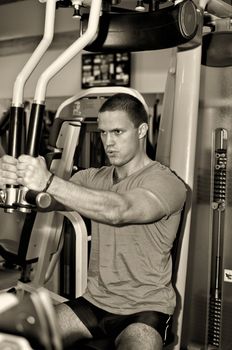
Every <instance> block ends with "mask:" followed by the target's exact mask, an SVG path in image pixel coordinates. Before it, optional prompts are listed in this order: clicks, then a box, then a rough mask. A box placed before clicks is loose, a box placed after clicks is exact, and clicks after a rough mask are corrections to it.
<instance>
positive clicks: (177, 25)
mask: <svg viewBox="0 0 232 350" xmlns="http://www.w3.org/2000/svg"><path fill="white" fill-rule="evenodd" d="M82 23H83V25H82V28H83V32H85V31H86V29H87V25H88V15H87V14H84V15H83V16H82ZM197 29H198V15H197V9H196V6H195V4H194V3H193V2H192V1H190V0H185V1H182V2H181V3H178V4H177V5H175V6H174V5H170V6H168V7H166V8H163V9H160V10H157V11H154V12H145V13H144V12H143V13H141V12H136V11H135V12H128V13H108V12H103V14H102V16H101V17H100V23H99V30H98V34H97V37H96V39H95V40H94V41H93V42H92V43H91V44H90V45H88V46H87V47H86V48H85V50H88V51H93V52H99V51H101V52H107V51H108V52H113V51H120V50H121V51H125V50H126V51H145V50H159V49H165V48H170V47H175V46H178V45H181V44H184V43H186V42H188V41H189V40H191V39H192V38H193V37H194V36H195V34H196V32H197Z"/></svg>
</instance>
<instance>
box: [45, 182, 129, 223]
mask: <svg viewBox="0 0 232 350" xmlns="http://www.w3.org/2000/svg"><path fill="white" fill-rule="evenodd" d="M47 192H48V193H49V194H50V195H52V196H53V197H54V198H55V199H56V200H57V201H58V202H59V203H61V204H62V205H64V206H65V207H69V208H70V209H71V210H75V211H77V212H78V213H79V214H81V215H84V216H87V217H88V218H90V219H93V220H95V221H99V222H103V223H106V224H113V225H114V224H115V225H116V224H118V223H120V220H121V213H122V212H123V211H125V210H126V203H125V201H124V200H123V198H122V196H121V195H119V194H117V193H114V192H110V191H99V190H92V189H89V188H86V187H82V186H80V185H77V184H74V183H72V182H70V181H65V180H63V179H61V178H59V177H57V176H55V177H54V179H53V181H52V183H51V185H50V186H49V188H48V191H47Z"/></svg>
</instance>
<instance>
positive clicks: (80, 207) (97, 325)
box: [0, 94, 186, 350]
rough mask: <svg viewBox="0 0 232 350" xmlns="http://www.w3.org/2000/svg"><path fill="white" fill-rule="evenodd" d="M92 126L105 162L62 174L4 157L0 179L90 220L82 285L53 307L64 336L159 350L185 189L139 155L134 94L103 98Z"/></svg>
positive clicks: (34, 161) (143, 121) (142, 117)
mask: <svg viewBox="0 0 232 350" xmlns="http://www.w3.org/2000/svg"><path fill="white" fill-rule="evenodd" d="M98 128H99V131H100V133H101V139H102V142H103V145H104V149H105V152H106V154H107V156H108V158H109V162H110V164H111V165H110V166H108V167H106V166H105V167H102V168H100V169H94V168H90V169H87V170H83V171H79V172H77V173H76V174H75V175H74V176H73V177H72V178H71V179H70V181H65V180H63V179H61V178H58V177H57V176H51V173H50V172H49V170H48V169H47V167H46V165H45V162H44V160H43V158H41V157H38V158H32V157H30V156H27V155H22V156H20V157H19V159H18V160H16V159H13V158H12V157H9V156H4V157H3V158H2V160H1V165H0V169H1V171H0V179H1V182H2V184H5V183H8V184H15V183H18V184H21V185H23V186H26V187H28V188H29V189H31V190H34V191H44V190H46V191H47V192H48V193H49V194H50V195H52V196H53V197H54V198H55V199H56V200H57V201H58V202H59V203H60V204H62V205H64V206H65V207H68V208H69V210H75V211H77V212H79V213H80V214H81V215H83V216H85V217H88V218H90V219H91V221H92V243H91V245H92V246H91V254H90V263H89V274H88V285H87V290H86V292H85V293H84V295H83V297H81V298H78V299H77V300H74V301H69V302H67V303H66V304H60V305H59V306H57V316H58V320H59V324H60V327H61V333H62V335H63V338H64V343H65V344H71V343H73V342H75V341H76V340H77V339H81V338H83V337H84V338H92V336H99V337H101V336H103V335H106V336H109V337H112V338H113V339H114V340H115V344H116V347H117V349H120V350H125V349H128V350H130V349H133V350H137V349H139V350H154V349H155V350H159V349H162V345H163V340H164V338H165V332H166V327H167V325H168V322H169V319H170V315H172V314H173V311H174V308H175V293H174V290H173V287H172V285H171V273H172V262H171V256H170V251H171V248H172V245H173V241H174V239H175V237H176V233H177V229H178V225H179V221H180V215H181V211H182V209H183V205H184V202H185V197H186V189H185V186H184V184H183V183H182V181H181V180H180V179H179V178H178V177H177V176H176V175H174V174H173V173H172V172H171V171H170V169H168V168H167V167H165V166H163V165H161V164H160V163H158V162H156V161H152V160H151V159H150V158H149V157H148V156H147V154H146V136H147V130H148V116H147V113H146V111H145V109H144V106H143V104H142V103H141V102H140V101H139V100H138V99H137V98H135V97H133V96H131V95H128V94H116V95H114V96H112V97H110V98H109V99H108V100H107V101H106V102H105V103H104V104H103V105H102V107H101V108H100V111H99V115H98Z"/></svg>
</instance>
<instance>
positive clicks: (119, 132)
mask: <svg viewBox="0 0 232 350" xmlns="http://www.w3.org/2000/svg"><path fill="white" fill-rule="evenodd" d="M114 133H115V134H116V135H120V134H122V130H114Z"/></svg>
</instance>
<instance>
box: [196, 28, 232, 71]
mask: <svg viewBox="0 0 232 350" xmlns="http://www.w3.org/2000/svg"><path fill="white" fill-rule="evenodd" d="M202 40H203V42H202V59H201V64H202V65H205V66H209V67H230V66H232V32H226V31H222V32H213V33H208V34H206V35H204V36H203V39H202Z"/></svg>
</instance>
